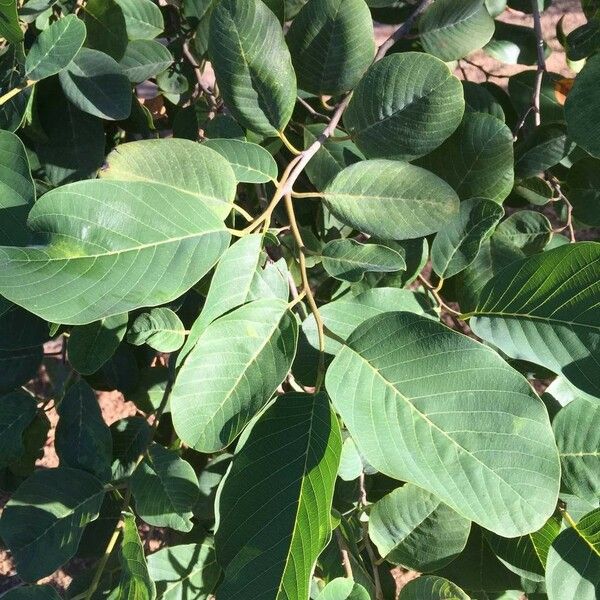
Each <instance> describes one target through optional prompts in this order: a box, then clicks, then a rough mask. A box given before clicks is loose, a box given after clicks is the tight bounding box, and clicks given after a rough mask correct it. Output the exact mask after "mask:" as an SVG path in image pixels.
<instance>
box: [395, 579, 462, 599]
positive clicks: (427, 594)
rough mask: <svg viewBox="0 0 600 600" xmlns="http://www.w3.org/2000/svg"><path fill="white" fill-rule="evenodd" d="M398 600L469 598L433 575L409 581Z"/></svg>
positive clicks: (448, 582)
mask: <svg viewBox="0 0 600 600" xmlns="http://www.w3.org/2000/svg"><path fill="white" fill-rule="evenodd" d="M398 600H470V598H469V596H467V594H465V592H463V591H462V590H461V589H460V588H459V587H458V586H457V585H456V584H454V583H452V582H451V581H448V580H447V579H443V578H442V577H436V576H435V575H425V576H423V577H419V578H418V579H414V580H413V581H409V582H408V583H407V584H406V585H405V586H404V587H403V588H402V591H401V592H400V595H399V596H398Z"/></svg>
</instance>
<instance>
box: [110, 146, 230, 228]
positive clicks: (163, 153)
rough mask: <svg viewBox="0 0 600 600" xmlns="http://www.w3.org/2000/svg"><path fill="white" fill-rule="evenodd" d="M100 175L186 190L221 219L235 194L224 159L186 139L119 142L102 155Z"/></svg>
mask: <svg viewBox="0 0 600 600" xmlns="http://www.w3.org/2000/svg"><path fill="white" fill-rule="evenodd" d="M106 163H107V164H106V167H105V168H104V169H102V171H101V172H100V177H102V178H104V179H116V180H119V181H145V182H149V183H160V184H163V185H166V186H168V187H170V188H172V190H173V191H174V192H176V193H179V194H187V195H189V196H190V200H191V201H193V202H194V204H198V203H201V204H205V205H206V206H208V207H209V208H211V209H212V210H213V212H214V213H215V214H216V215H217V216H218V217H220V218H221V219H224V218H225V217H226V216H227V215H228V214H229V212H230V211H231V204H232V203H233V200H234V198H235V189H236V179H235V174H234V172H233V170H232V169H231V167H230V166H229V164H228V162H227V161H226V160H225V159H224V158H223V157H222V156H220V155H219V154H218V153H217V152H215V151H214V150H211V149H210V148H207V147H206V146H205V145H201V144H196V143H194V142H191V141H189V140H179V139H164V140H143V141H139V142H130V143H128V144H121V145H119V146H118V147H117V148H115V150H113V151H112V152H111V153H110V154H109V155H108V157H107V159H106Z"/></svg>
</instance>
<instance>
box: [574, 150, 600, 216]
mask: <svg viewBox="0 0 600 600" xmlns="http://www.w3.org/2000/svg"><path fill="white" fill-rule="evenodd" d="M567 183H568V186H569V192H568V196H569V201H570V202H571V204H572V205H573V215H574V216H575V218H576V219H577V220H578V221H581V222H582V223H585V224H586V225H593V226H598V225H600V161H598V160H597V159H594V158H583V159H582V160H579V161H577V162H576V163H575V164H574V165H573V166H572V167H571V168H570V169H569V173H568V175H567Z"/></svg>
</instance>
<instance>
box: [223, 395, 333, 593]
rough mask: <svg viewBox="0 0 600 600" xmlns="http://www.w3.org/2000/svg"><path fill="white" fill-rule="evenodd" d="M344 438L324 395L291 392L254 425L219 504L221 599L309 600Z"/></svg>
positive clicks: (326, 533) (328, 522) (325, 537)
mask: <svg viewBox="0 0 600 600" xmlns="http://www.w3.org/2000/svg"><path fill="white" fill-rule="evenodd" d="M340 450H341V436H340V431H339V426H338V422H337V418H336V416H335V414H334V413H333V412H332V410H331V408H330V406H329V402H328V400H327V396H326V395H325V394H317V395H314V396H311V395H308V394H287V395H284V396H279V397H278V398H277V400H276V401H275V402H274V403H273V404H272V405H271V406H270V407H269V408H268V409H267V410H266V411H265V412H264V413H263V414H262V415H261V416H260V418H259V419H258V420H257V421H256V422H255V423H254V424H253V427H252V429H251V430H250V431H249V433H247V434H245V436H244V439H243V441H242V443H241V444H240V446H239V447H238V450H237V452H236V455H235V457H234V459H233V464H232V467H231V470H230V471H229V473H228V474H227V477H226V478H225V480H224V482H223V484H222V485H221V488H220V490H219V496H218V499H217V505H218V513H219V514H218V522H217V526H216V527H217V528H216V532H215V548H216V552H217V559H218V561H219V563H220V564H221V566H222V567H223V569H224V571H225V577H224V579H223V582H222V583H221V585H220V586H219V587H218V589H217V597H218V598H221V599H222V600H226V599H228V598H235V597H238V598H241V597H244V598H258V597H261V596H262V597H264V598H276V597H282V598H305V597H308V592H309V583H310V578H311V575H312V571H313V569H314V566H315V562H316V560H317V557H318V556H319V554H320V553H321V551H322V550H323V549H324V548H325V545H326V544H327V542H328V541H329V538H330V535H331V516H330V511H331V503H332V500H333V487H334V483H335V474H336V472H337V468H338V463H339V460H340Z"/></svg>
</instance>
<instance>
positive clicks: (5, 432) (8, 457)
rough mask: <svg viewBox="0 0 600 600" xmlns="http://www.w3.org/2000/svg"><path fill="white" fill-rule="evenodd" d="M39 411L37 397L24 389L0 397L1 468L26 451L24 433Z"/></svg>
mask: <svg viewBox="0 0 600 600" xmlns="http://www.w3.org/2000/svg"><path fill="white" fill-rule="evenodd" d="M36 412H37V403H36V401H35V398H34V397H33V396H31V395H30V394H28V393H27V392H24V391H22V390H17V391H14V392H11V393H10V394H6V395H5V396H2V397H1V398H0V468H4V467H6V466H7V465H9V464H10V463H11V462H13V461H16V460H18V459H19V458H21V456H22V455H23V454H24V453H25V446H24V445H23V433H24V431H25V429H26V428H27V427H28V426H29V424H30V423H31V422H32V421H33V419H34V417H35V414H36Z"/></svg>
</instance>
